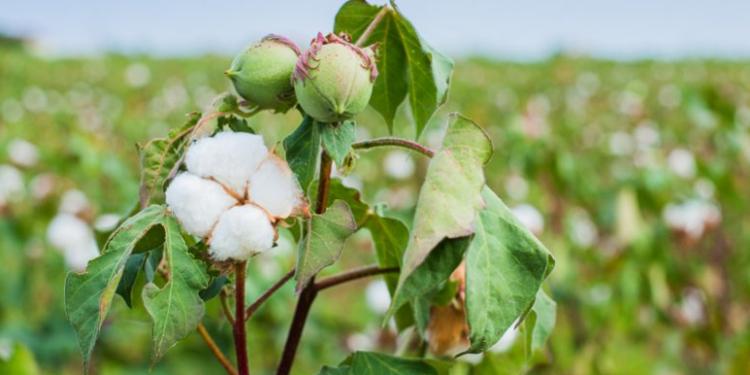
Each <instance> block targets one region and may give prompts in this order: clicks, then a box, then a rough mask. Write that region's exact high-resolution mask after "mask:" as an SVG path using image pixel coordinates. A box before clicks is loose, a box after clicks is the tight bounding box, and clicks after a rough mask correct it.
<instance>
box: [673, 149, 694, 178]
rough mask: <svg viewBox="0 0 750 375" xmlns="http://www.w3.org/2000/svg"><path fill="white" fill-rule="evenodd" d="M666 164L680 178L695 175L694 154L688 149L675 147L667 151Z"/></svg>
mask: <svg viewBox="0 0 750 375" xmlns="http://www.w3.org/2000/svg"><path fill="white" fill-rule="evenodd" d="M667 165H669V169H671V170H672V172H674V173H675V174H676V175H678V176H680V177H682V178H693V177H695V156H693V153H692V152H690V151H689V150H686V149H684V148H676V149H674V150H672V151H671V152H670V153H669V157H668V158H667Z"/></svg>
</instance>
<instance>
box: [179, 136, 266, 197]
mask: <svg viewBox="0 0 750 375" xmlns="http://www.w3.org/2000/svg"><path fill="white" fill-rule="evenodd" d="M266 154H268V149H267V148H266V146H265V145H264V144H263V137H261V136H259V135H255V134H249V133H235V132H221V133H218V134H216V135H215V136H213V137H209V138H202V139H199V140H198V141H196V142H195V143H194V144H193V145H192V146H190V148H189V149H188V151H187V154H186V155H185V164H186V165H187V169H188V171H189V172H190V173H193V174H196V175H198V176H201V177H212V178H214V179H216V180H217V181H220V182H221V183H222V184H225V185H226V186H227V187H229V188H231V189H232V190H233V191H235V192H236V193H237V195H239V196H242V195H243V193H244V191H245V185H246V183H247V181H248V179H249V178H250V175H252V173H253V172H254V171H255V170H256V169H257V167H258V164H259V163H260V162H261V161H262V160H263V159H264V158H265V157H266Z"/></svg>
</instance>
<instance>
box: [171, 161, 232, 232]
mask: <svg viewBox="0 0 750 375" xmlns="http://www.w3.org/2000/svg"><path fill="white" fill-rule="evenodd" d="M166 196H167V197H166V198H167V199H166V200H167V205H168V206H169V208H170V209H171V210H172V212H174V215H175V216H176V217H177V220H178V221H179V222H180V224H182V226H183V228H185V230H186V231H188V233H190V234H193V235H195V236H199V237H206V236H207V235H208V234H209V232H210V231H211V228H212V227H213V226H214V224H215V223H216V221H217V220H218V219H219V216H221V214H222V213H223V212H224V211H226V210H227V209H228V208H229V207H231V206H233V205H235V204H237V201H236V200H235V199H234V198H232V196H231V195H229V194H227V192H226V191H224V189H223V188H222V187H221V186H220V185H219V184H217V183H215V182H213V181H211V180H206V179H203V178H200V177H198V176H196V175H193V174H190V173H181V174H180V175H178V176H177V177H175V179H174V180H173V181H172V183H171V184H169V187H168V188H167V192H166Z"/></svg>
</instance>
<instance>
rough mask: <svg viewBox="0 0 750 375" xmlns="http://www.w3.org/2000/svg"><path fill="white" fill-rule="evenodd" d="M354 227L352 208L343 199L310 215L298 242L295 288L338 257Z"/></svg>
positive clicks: (300, 287) (303, 285) (305, 282)
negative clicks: (321, 211)
mask: <svg viewBox="0 0 750 375" xmlns="http://www.w3.org/2000/svg"><path fill="white" fill-rule="evenodd" d="M356 229H357V223H356V222H355V221H354V217H352V211H351V210H350V209H349V206H348V205H347V204H346V202H344V201H340V200H337V201H335V202H333V204H332V205H331V206H330V207H328V209H327V210H326V212H325V213H324V214H322V215H318V214H316V215H313V217H312V218H311V219H310V220H308V221H307V228H305V234H304V238H303V240H302V241H300V243H299V250H298V251H299V253H298V258H297V274H296V279H297V290H298V291H299V290H302V288H304V287H305V286H306V285H307V283H308V282H310V279H312V278H313V277H314V276H315V275H316V274H317V273H318V272H320V270H322V269H323V268H325V267H328V266H330V265H331V264H333V263H334V262H336V260H338V259H339V257H340V256H341V251H342V250H343V247H344V241H346V239H347V238H348V237H349V236H350V235H351V234H352V233H354V231H355V230H356Z"/></svg>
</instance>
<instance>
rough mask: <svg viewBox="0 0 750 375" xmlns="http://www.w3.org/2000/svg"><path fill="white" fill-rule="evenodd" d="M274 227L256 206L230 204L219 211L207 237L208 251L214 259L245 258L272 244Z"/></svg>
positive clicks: (264, 249) (266, 248)
mask: <svg viewBox="0 0 750 375" xmlns="http://www.w3.org/2000/svg"><path fill="white" fill-rule="evenodd" d="M274 237H275V232H274V228H273V226H272V225H271V222H270V221H269V219H268V216H266V214H265V213H264V212H263V210H261V209H260V208H258V207H255V206H253V205H244V206H237V207H232V208H231V209H230V210H229V211H227V212H225V213H224V214H223V215H221V218H220V219H219V222H218V223H217V224H216V228H214V232H213V236H212V237H211V244H210V245H211V246H210V248H209V249H210V253H211V256H212V257H213V258H214V259H216V260H227V259H234V260H246V259H248V258H250V257H251V256H252V255H254V254H257V253H260V252H263V251H266V250H268V249H270V248H271V247H272V246H273V240H274Z"/></svg>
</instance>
